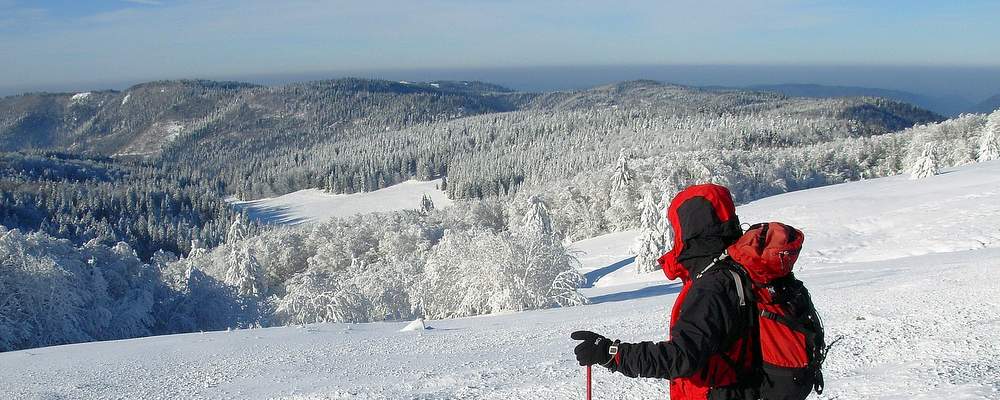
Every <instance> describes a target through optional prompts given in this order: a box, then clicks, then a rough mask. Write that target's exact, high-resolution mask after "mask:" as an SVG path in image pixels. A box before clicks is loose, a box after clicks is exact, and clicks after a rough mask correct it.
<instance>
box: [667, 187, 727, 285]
mask: <svg viewBox="0 0 1000 400" xmlns="http://www.w3.org/2000/svg"><path fill="white" fill-rule="evenodd" d="M667 219H668V220H669V221H670V225H671V226H672V227H673V229H674V246H673V248H672V249H671V250H670V251H669V252H668V253H667V254H664V255H663V256H662V257H660V259H659V263H660V267H661V268H663V272H664V273H665V274H666V275H667V278H668V279H670V280H674V279H677V278H681V279H682V280H684V281H687V280H689V279H690V277H691V276H693V275H695V274H697V273H698V272H700V271H701V270H702V269H704V268H705V267H706V266H707V265H708V264H709V263H711V260H712V259H713V258H715V257H717V256H719V255H720V254H722V252H723V251H725V250H726V247H728V246H729V245H731V244H732V243H733V242H735V241H736V240H737V239H739V238H740V235H742V233H743V230H742V229H741V228H740V220H739V218H738V217H737V216H736V206H735V205H734V204H733V196H732V195H731V194H730V193H729V189H726V188H725V187H723V186H719V185H715V184H703V185H695V186H691V187H688V188H687V189H684V190H683V191H681V192H680V193H678V194H677V196H675V197H674V199H673V200H672V201H671V202H670V207H669V208H668V210H667Z"/></svg>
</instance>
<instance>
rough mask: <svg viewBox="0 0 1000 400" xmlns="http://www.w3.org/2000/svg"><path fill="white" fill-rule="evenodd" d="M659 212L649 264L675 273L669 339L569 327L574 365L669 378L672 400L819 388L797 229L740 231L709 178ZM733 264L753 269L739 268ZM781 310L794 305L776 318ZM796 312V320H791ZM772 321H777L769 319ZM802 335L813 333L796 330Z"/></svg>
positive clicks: (771, 395) (797, 395) (783, 395)
mask: <svg viewBox="0 0 1000 400" xmlns="http://www.w3.org/2000/svg"><path fill="white" fill-rule="evenodd" d="M667 217H668V219H669V220H670V224H671V226H672V227H673V229H674V246H673V249H671V250H670V252H668V253H667V254H664V255H663V256H662V257H660V259H659V263H660V266H661V267H662V268H663V272H664V273H665V274H666V276H667V278H668V279H670V280H674V279H677V278H680V279H681V281H682V284H683V286H682V288H681V291H680V293H679V294H678V296H677V300H676V301H675V302H674V307H673V311H672V312H671V316H670V338H669V340H668V341H665V342H641V343H624V342H620V341H618V340H615V341H612V340H610V339H608V338H605V337H604V336H601V335H599V334H597V333H594V332H590V331H577V332H573V334H572V335H571V338H572V339H575V340H582V341H583V342H582V343H580V344H578V345H577V346H576V348H575V350H574V352H575V353H576V359H577V361H579V363H580V365H588V366H589V365H593V364H598V365H602V366H604V367H607V368H608V369H609V370H611V371H612V372H615V371H617V372H620V373H622V374H624V375H626V376H629V377H646V378H664V379H670V398H671V399H673V400H677V399H699V400H703V399H758V398H763V399H772V400H773V399H781V400H784V399H804V398H805V397H806V396H808V394H809V393H810V392H811V391H812V389H813V388H814V386H816V389H817V391H818V392H821V391H822V382H821V380H822V375H821V374H820V373H819V369H818V365H819V364H818V363H822V358H823V356H825V353H824V352H823V351H824V348H823V344H822V340H823V338H822V327H821V323H820V322H819V321H818V316H817V315H816V314H815V308H814V307H813V306H812V302H811V300H809V297H808V292H807V291H806V290H805V288H804V287H802V284H801V282H800V281H798V280H795V279H794V277H792V276H791V266H792V264H794V262H795V259H797V257H798V249H800V248H801V244H802V240H803V238H802V234H801V232H799V231H797V230H795V229H794V228H791V227H788V226H785V225H782V224H778V223H770V224H758V225H754V226H753V227H751V229H750V230H748V232H747V234H746V235H744V234H743V231H742V228H741V226H740V221H739V218H738V217H737V216H736V208H735V206H734V204H733V200H732V196H731V195H730V193H729V190H728V189H726V188H725V187H722V186H718V185H713V184H704V185H696V186H692V187H689V188H687V189H685V190H684V191H682V192H680V193H679V194H678V195H677V196H676V197H675V198H674V199H673V201H671V204H670V208H669V210H668V214H667ZM737 242H739V243H737ZM731 246H732V247H731ZM782 246H783V247H782ZM727 249H728V251H727ZM741 263H742V264H752V266H753V267H752V268H748V269H749V271H748V270H747V269H744V266H743V265H741ZM796 283H797V284H796ZM776 285H779V286H780V288H779V290H778V291H777V292H775V287H776ZM786 286H787V287H788V288H789V289H787V290H786V289H784V288H785V287H786ZM769 290H770V292H769ZM786 292H787V293H786ZM775 293H779V294H775ZM771 296H774V298H773V299H772V298H771ZM787 298H793V300H790V301H793V302H795V303H796V304H795V305H794V307H793V306H788V305H785V303H780V304H779V303H778V302H779V300H780V301H782V302H784V301H789V300H787ZM757 301H765V302H766V303H762V304H763V305H758V304H757V303H756V302H757ZM806 302H808V304H806ZM782 307H786V308H784V309H788V307H792V308H797V309H799V310H797V311H794V313H795V315H794V316H792V314H788V315H784V314H785V313H786V312H785V311H782V310H784V309H783V308H782ZM796 318H801V319H806V321H805V322H803V323H797V322H796V321H798V320H796V321H792V319H796ZM765 319H767V322H761V321H764V320H765ZM778 319H782V322H781V324H785V325H786V326H784V327H782V326H780V325H775V322H774V321H777V320H778ZM812 320H816V322H815V323H812V322H810V321H812ZM792 325H795V326H792ZM806 325H808V327H809V328H810V329H804V328H803V326H806ZM816 327H819V328H818V337H817V334H815V331H817V329H815V328H816ZM765 328H766V329H765ZM807 331H809V332H813V333H808V334H806V333H800V332H807ZM762 337H763V340H762V339H761V338H762ZM807 342H810V343H811V342H816V343H818V344H816V345H809V344H807ZM762 343H763V344H762ZM817 346H818V347H817ZM814 350H815V351H819V353H813V351H814ZM807 354H817V356H815V357H814V356H808V355H807ZM819 354H821V356H820V355H819ZM813 362H817V364H816V365H815V368H812V367H813V366H814V365H813ZM768 363H773V364H774V365H773V366H772V365H771V364H768ZM765 365H767V366H768V368H767V369H765V368H763V366H765ZM807 366H808V368H807ZM817 379H818V380H819V381H820V382H817Z"/></svg>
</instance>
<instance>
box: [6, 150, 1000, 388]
mask: <svg viewBox="0 0 1000 400" xmlns="http://www.w3.org/2000/svg"><path fill="white" fill-rule="evenodd" d="M998 204H1000V162H993V163H984V164H980V165H975V166H967V167H962V168H958V169H954V170H949V171H946V172H945V173H944V174H942V175H939V176H936V177H932V178H928V179H923V180H919V181H911V180H908V179H906V178H904V177H891V178H884V179H876V180H870V181H864V182H856V183H849V184H844V185H838V186H832V187H827V188H821V189H814V190H807V191H801V192H796V193H789V194H785V195H781V196H776V197H773V198H768V199H764V200H761V201H757V202H754V203H751V204H747V205H745V206H742V207H740V208H739V213H740V215H741V218H742V220H743V221H745V222H755V221H765V220H773V219H777V220H781V221H785V222H788V223H790V224H793V225H795V226H797V227H799V228H802V229H803V230H804V231H805V233H806V235H807V242H806V249H805V253H804V255H803V257H802V259H801V261H800V263H799V265H798V267H797V268H798V271H799V272H798V275H799V277H800V278H801V279H803V280H804V281H805V282H806V283H807V284H808V285H809V287H810V288H811V290H812V291H813V293H814V297H815V300H816V302H817V305H818V307H819V308H820V311H821V313H822V314H823V316H824V318H825V320H826V324H827V329H828V336H830V337H831V338H834V337H839V336H842V337H843V340H842V341H841V342H840V343H839V344H837V346H836V347H835V348H834V349H833V351H832V352H831V354H830V358H829V359H828V362H827V368H826V370H827V373H826V375H827V392H826V394H824V395H823V396H821V397H820V398H826V399H870V398H884V399H943V398H947V399H970V398H1000V340H998V339H1000V319H998V318H997V315H1000V291H998V290H997V289H996V282H997V281H1000V240H998V238H1000V212H998V211H1000V210H998V208H997V207H998V206H997V205H998ZM633 235H634V234H630V233H628V232H626V233H618V234H612V235H608V236H605V237H601V238H595V239H590V240H588V241H584V242H579V243H576V244H574V246H573V248H575V249H578V250H581V251H583V252H584V253H582V254H580V258H581V260H582V264H583V266H582V268H584V271H583V272H585V273H588V274H589V276H590V277H591V278H592V279H593V281H592V282H591V284H592V285H591V286H592V288H588V289H584V290H585V293H587V294H588V295H589V296H591V298H592V299H594V300H595V304H592V305H587V306H580V307H570V308H563V309H550V310H539V311H531V312H523V313H516V314H507V315H494V316H481V317H472V318H461V319H454V320H444V321H426V325H427V327H428V328H430V329H425V330H417V331H405V332H400V329H402V328H403V327H405V326H406V325H407V323H406V322H398V323H370V324H353V325H352V324H319V325H309V326H304V327H288V328H271V329H255V330H241V331H232V332H213V333H204V334H186V335H174V336H162V337H152V338H144V339H135V340H125V341H114V342H102V343H88V344H79V345H69V346H57V347H49V348H41V349H31V350H25V351H17V352H10V353H3V354H0V382H3V387H2V389H0V390H3V392H4V395H5V396H4V397H5V398H7V397H9V398H85V399H86V398H213V399H214V398H220V399H226V398H233V399H238V398H261V399H267V398H279V399H284V398H288V399H341V398H390V399H398V398H421V399H431V398H434V399H437V398H463V399H464V398H468V399H480V398H484V399H575V398H581V397H582V396H583V370H582V369H581V368H580V367H578V366H577V365H576V364H575V361H574V360H573V355H572V348H573V346H574V345H575V343H574V342H572V341H570V340H569V339H568V337H569V333H570V332H572V331H574V330H577V329H592V330H594V331H597V332H601V333H604V334H606V335H608V336H611V337H617V338H621V339H622V340H626V341H639V340H662V339H664V338H666V334H667V332H666V325H667V314H668V312H669V308H670V306H671V304H672V302H673V301H674V299H675V297H676V290H677V285H676V283H672V282H665V281H663V280H662V279H663V278H662V274H659V273H651V274H646V275H636V274H634V272H631V271H630V270H629V268H630V267H629V262H628V258H629V257H630V256H629V254H628V253H629V252H628V249H627V248H626V247H627V246H628V245H630V244H631V237H632V236H633ZM609 265H616V266H615V267H608V266H609ZM606 267H607V268H606ZM630 272H631V274H630ZM598 290H600V291H598ZM594 379H595V382H594V386H595V389H594V394H595V398H599V399H605V398H618V399H650V398H665V397H666V390H667V386H666V383H665V382H664V381H658V380H652V379H629V378H625V377H623V376H621V375H612V374H609V373H607V372H605V371H601V370H600V368H598V369H597V370H595V373H594Z"/></svg>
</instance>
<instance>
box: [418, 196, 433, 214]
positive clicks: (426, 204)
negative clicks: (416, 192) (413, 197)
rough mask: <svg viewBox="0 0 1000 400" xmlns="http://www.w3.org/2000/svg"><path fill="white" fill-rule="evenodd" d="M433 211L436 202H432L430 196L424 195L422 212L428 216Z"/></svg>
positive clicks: (421, 202) (421, 203)
mask: <svg viewBox="0 0 1000 400" xmlns="http://www.w3.org/2000/svg"><path fill="white" fill-rule="evenodd" d="M432 210H434V201H432V200H431V197H430V196H428V195H426V194H424V196H423V197H421V198H420V212H421V213H423V214H427V213H429V212H431V211H432Z"/></svg>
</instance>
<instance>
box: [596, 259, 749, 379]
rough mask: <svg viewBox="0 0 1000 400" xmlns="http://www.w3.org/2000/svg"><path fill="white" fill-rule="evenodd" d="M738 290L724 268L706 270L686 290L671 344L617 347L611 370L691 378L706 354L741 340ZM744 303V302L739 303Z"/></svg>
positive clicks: (741, 309) (743, 309)
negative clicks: (737, 339)
mask: <svg viewBox="0 0 1000 400" xmlns="http://www.w3.org/2000/svg"><path fill="white" fill-rule="evenodd" d="M741 279H746V278H745V277H742V278H741ZM741 290H742V287H741V286H739V284H738V283H737V281H736V280H735V279H734V278H733V270H732V269H731V268H729V267H728V266H722V265H719V266H716V267H714V268H712V269H710V270H708V271H706V272H705V273H704V274H703V275H701V276H700V277H698V278H697V279H695V280H694V281H693V282H692V283H691V287H690V288H688V292H687V294H686V296H685V297H684V302H683V303H682V304H681V308H680V312H679V314H678V317H677V321H676V322H675V323H674V325H673V326H672V327H671V332H670V336H671V339H670V340H669V341H665V342H641V343H622V344H621V345H620V346H619V352H620V353H621V356H620V358H619V362H618V364H615V365H612V367H611V368H612V369H613V370H617V371H618V372H621V373H622V374H625V375H627V376H631V377H640V376H641V377H648V378H665V379H674V378H678V377H686V376H692V375H694V374H695V373H697V372H699V371H700V370H702V369H703V368H704V367H705V365H706V364H707V363H708V359H709V357H710V356H711V355H713V354H716V353H719V352H721V351H724V350H726V349H728V347H729V346H730V345H731V344H732V342H733V340H735V338H738V337H742V336H745V333H746V332H745V331H746V329H747V326H746V325H747V323H746V321H747V318H746V315H745V313H747V312H749V311H748V309H747V308H746V305H744V306H741V305H740V292H741ZM748 302H749V299H744V303H746V304H748Z"/></svg>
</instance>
